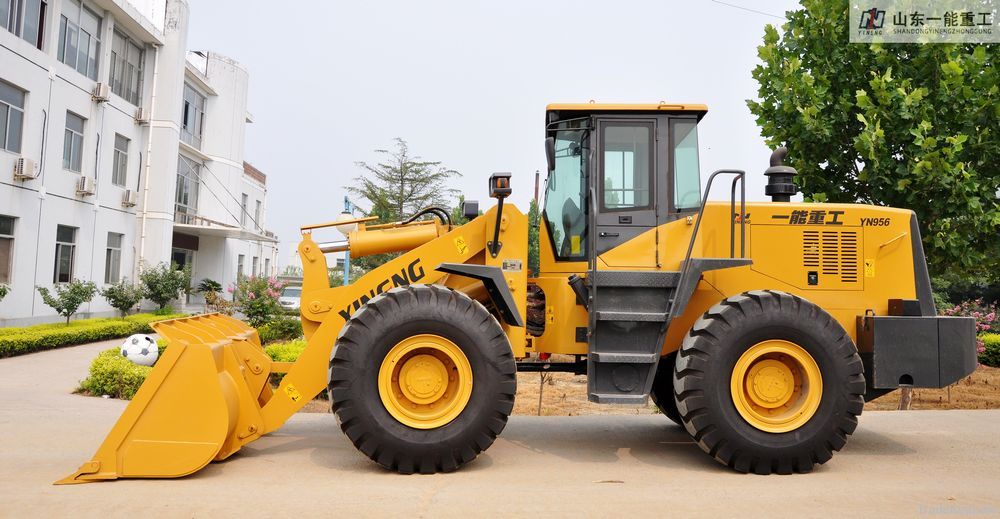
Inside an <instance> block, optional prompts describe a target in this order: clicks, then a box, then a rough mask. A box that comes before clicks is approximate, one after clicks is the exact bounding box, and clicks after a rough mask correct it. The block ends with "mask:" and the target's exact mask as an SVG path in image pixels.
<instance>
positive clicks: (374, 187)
mask: <svg viewBox="0 0 1000 519" xmlns="http://www.w3.org/2000/svg"><path fill="white" fill-rule="evenodd" d="M395 143H396V147H395V149H393V150H388V149H379V150H375V153H377V154H379V155H381V156H382V160H381V161H380V162H377V163H368V162H357V163H356V164H357V166H358V167H359V168H361V170H362V171H363V172H364V174H362V175H360V176H357V177H355V178H354V181H353V182H354V183H353V185H350V186H347V190H348V192H350V193H351V194H352V195H354V196H355V197H357V199H358V200H359V201H361V200H364V201H365V203H366V205H369V206H370V207H371V210H370V211H368V216H377V217H378V221H379V223H389V222H397V221H400V220H403V219H405V218H408V217H410V216H412V215H414V214H416V213H417V211H419V210H421V209H424V208H426V207H429V206H432V205H437V206H441V207H451V203H450V200H451V199H452V198H453V197H455V196H456V195H458V190H456V189H453V188H451V187H448V185H449V181H451V180H452V179H454V178H456V177H460V176H462V175H461V174H460V173H459V172H457V171H455V170H453V169H449V168H446V167H444V166H443V165H442V163H441V162H434V161H425V160H421V158H420V157H417V156H414V155H411V154H410V148H409V145H408V144H407V143H406V141H404V140H403V139H400V138H398V137H397V138H396V139H395ZM396 256H398V254H375V255H372V256H366V257H363V258H351V263H352V264H353V265H355V266H358V267H361V268H362V269H363V270H365V271H368V270H371V269H373V268H375V267H378V266H379V265H382V264H383V263H385V262H386V261H389V260H391V259H393V258H395V257H396Z"/></svg>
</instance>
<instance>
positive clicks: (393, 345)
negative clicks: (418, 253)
mask: <svg viewBox="0 0 1000 519" xmlns="http://www.w3.org/2000/svg"><path fill="white" fill-rule="evenodd" d="M416 337H424V338H427V337H430V338H432V340H435V341H438V342H440V343H441V344H444V345H448V346H446V347H442V348H443V349H445V350H449V349H450V354H451V355H452V358H453V359H455V360H456V362H449V361H448V358H447V357H444V356H442V358H444V359H445V363H444V364H442V365H441V366H437V365H436V363H435V361H434V360H433V359H430V357H428V356H427V355H423V354H421V352H420V350H417V351H415V352H414V353H412V354H411V356H410V357H400V359H404V358H405V359H410V360H412V359H416V358H417V356H418V354H421V355H420V356H422V357H424V360H423V361H420V362H416V365H415V366H416V367H413V366H411V368H412V369H410V371H411V372H418V371H420V370H423V371H422V372H420V373H418V374H417V375H415V376H411V378H409V379H405V376H406V375H405V373H402V372H400V371H399V370H400V368H399V365H401V366H402V369H407V367H406V366H407V364H406V363H407V362H409V360H399V363H398V365H397V367H396V368H395V369H396V371H391V369H392V368H391V367H390V368H389V369H390V372H389V373H390V374H391V378H389V375H386V371H385V370H386V366H392V365H393V364H392V363H389V361H387V360H386V359H387V357H388V358H389V359H390V360H391V359H393V358H395V357H393V355H397V353H395V352H398V351H400V350H399V347H400V346H401V345H402V346H406V345H407V344H410V343H411V342H412V341H413V340H414V338H416ZM433 338H437V339H433ZM456 348H457V349H456ZM458 350H461V351H460V352H459V351H458ZM427 351H432V350H427V348H424V353H426V352H427ZM427 359H430V363H431V364H435V366H431V367H430V368H428V367H427V366H428V362H427ZM384 362H385V364H384ZM455 365H459V366H455ZM442 366H447V368H448V369H454V370H455V371H454V373H455V374H456V376H457V378H458V379H459V380H460V381H461V379H462V376H463V375H461V373H462V371H460V368H461V367H462V366H464V367H465V368H466V370H465V371H466V372H469V373H471V376H472V379H471V380H468V381H466V382H468V383H469V384H467V385H471V390H468V388H467V387H466V386H467V385H463V386H460V387H464V388H465V390H466V394H465V395H464V399H462V398H459V401H458V402H454V403H453V402H452V401H446V399H444V398H442V399H441V400H437V401H434V402H433V403H432V404H427V405H421V404H414V403H413V402H412V401H411V400H408V399H407V397H404V396H403V392H406V395H408V397H409V398H415V399H417V400H418V401H419V400H420V399H421V397H427V398H424V400H427V401H431V400H433V399H434V398H437V396H435V395H436V393H435V391H437V389H435V388H436V387H438V386H440V384H441V383H442V382H443V384H444V385H445V387H447V388H450V389H447V390H445V389H441V392H442V393H443V394H444V396H445V397H447V396H448V393H447V391H452V395H454V391H455V390H454V388H453V386H451V385H450V384H453V382H449V381H448V380H455V379H454V378H452V379H449V378H448V377H447V376H445V377H444V378H442V379H439V382H438V386H434V385H433V384H431V385H428V386H426V387H418V388H417V389H414V388H413V386H410V385H407V386H406V388H404V389H402V391H400V390H399V389H400V388H401V386H399V385H397V386H394V387H395V390H394V391H393V390H386V389H385V387H386V386H385V385H384V384H385V383H387V381H388V380H391V381H392V382H391V383H396V384H404V385H405V383H403V382H400V380H404V379H405V380H410V381H413V382H415V385H417V386H419V385H420V384H422V383H423V380H424V379H425V378H426V377H427V375H428V374H430V375H434V374H436V373H437V371H435V370H443V369H445V368H444V367H442ZM515 372H516V367H515V364H514V357H513V354H512V352H511V347H510V343H509V341H508V340H507V336H506V335H505V334H504V332H503V329H501V327H500V325H499V323H498V322H497V320H496V319H495V318H494V317H493V316H492V315H491V314H490V313H489V312H488V311H487V310H486V308H484V307H483V305H481V304H479V303H478V302H476V301H474V300H472V299H470V298H469V297H468V296H466V295H465V294H462V293H460V292H455V291H453V290H450V289H447V288H444V287H440V286H435V285H410V286H407V287H399V288H394V289H392V290H390V291H388V292H385V293H383V294H381V295H379V296H378V297H376V298H375V299H372V300H371V301H369V302H368V303H367V304H365V305H364V306H362V307H361V308H360V309H359V310H358V311H357V312H355V313H354V315H353V316H352V317H351V318H350V319H349V320H348V322H347V323H346V324H345V325H344V328H343V330H342V331H341V333H340V337H339V338H338V339H337V343H336V346H335V347H334V350H333V355H332V358H331V360H330V385H329V393H330V399H331V401H332V408H333V411H334V412H335V413H336V414H337V419H338V421H339V422H340V427H341V429H342V430H343V431H344V434H346V435H347V437H348V438H350V440H351V442H352V443H353V444H354V446H355V447H357V448H358V450H360V451H361V452H362V453H364V454H365V455H366V456H368V457H369V458H371V459H372V460H373V461H375V462H376V463H378V464H379V465H382V466H383V467H385V468H387V469H390V470H394V471H397V472H400V473H404V474H409V473H413V472H421V473H424V474H431V473H435V472H450V471H453V470H455V469H457V468H458V467H460V466H462V465H464V464H466V463H468V462H470V461H472V460H473V459H475V458H476V456H478V455H479V453H480V452H482V451H484V450H486V448H488V447H489V446H490V445H492V444H493V441H494V440H495V439H496V437H497V435H499V434H500V432H501V431H503V429H504V426H505V425H506V424H507V417H508V416H509V415H510V413H511V411H512V410H513V408H514V394H515V393H516V390H517V379H516V376H515ZM442 373H444V372H442ZM421 376H423V377H424V379H422V378H420V377H421ZM393 393H395V394H396V396H389V397H387V394H393ZM387 398H388V399H387ZM451 398H452V400H454V396H452V397H451ZM400 404H402V405H400ZM443 404H447V405H452V406H453V407H454V406H458V407H454V409H455V413H452V414H457V415H455V416H454V417H452V415H451V414H446V415H442V416H439V417H438V418H437V419H435V420H432V419H424V418H422V417H420V416H416V415H415V417H407V416H405V415H404V414H401V413H407V412H409V411H410V409H409V408H410V407H413V408H414V409H416V408H418V407H420V409H422V410H426V411H427V412H428V413H431V414H433V413H434V412H435V411H434V410H433V409H432V408H434V406H435V405H443ZM439 409H440V408H439ZM404 422H408V424H407V423H404ZM445 422H446V423H445Z"/></svg>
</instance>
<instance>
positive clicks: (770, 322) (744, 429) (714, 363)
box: [674, 291, 865, 474]
mask: <svg viewBox="0 0 1000 519" xmlns="http://www.w3.org/2000/svg"><path fill="white" fill-rule="evenodd" d="M674 393H675V396H676V399H677V406H678V410H679V412H680V414H681V419H682V422H683V424H684V427H685V429H687V431H688V432H689V433H690V434H691V436H692V437H693V438H694V439H695V441H696V442H697V443H698V445H699V446H700V447H701V449H702V450H704V451H705V452H706V453H708V454H709V455H711V456H713V457H714V458H715V459H716V460H717V461H719V462H720V463H722V464H724V465H727V466H729V467H731V468H733V469H735V470H737V471H739V472H755V473H757V474H770V473H772V472H776V473H779V474H790V473H792V472H809V471H810V470H812V468H813V466H814V465H815V464H822V463H825V462H826V461H827V460H829V459H830V458H831V457H832V456H833V453H834V452H836V451H838V450H840V449H841V448H842V447H843V446H844V445H845V444H846V443H847V437H848V436H850V434H851V433H853V432H854V429H855V428H856V427H857V425H858V420H857V417H858V415H860V414H861V411H862V408H863V407H864V398H863V397H864V393H865V380H864V374H863V367H862V363H861V358H860V357H859V356H858V354H857V349H856V348H855V346H854V344H853V343H852V342H851V339H850V338H849V337H848V336H847V333H846V332H845V331H844V329H843V327H841V326H840V324H839V323H838V322H837V321H836V320H834V319H833V318H832V317H831V316H830V315H829V314H828V313H826V312H825V311H823V309H821V308H819V307H817V306H816V305H814V304H812V303H810V302H808V301H806V300H804V299H802V298H800V297H797V296H794V295H791V294H787V293H784V292H778V291H754V292H747V293H744V294H741V295H739V296H735V297H730V298H728V299H726V300H724V301H722V302H721V303H719V304H717V305H715V306H713V307H712V308H711V309H709V310H708V312H706V313H705V315H703V316H702V317H701V318H700V319H699V320H698V321H697V322H696V323H695V325H694V326H693V327H692V328H691V331H690V332H689V333H688V336H687V338H685V340H684V342H683V344H682V346H681V349H680V352H679V354H678V358H677V363H676V368H675V371H674Z"/></svg>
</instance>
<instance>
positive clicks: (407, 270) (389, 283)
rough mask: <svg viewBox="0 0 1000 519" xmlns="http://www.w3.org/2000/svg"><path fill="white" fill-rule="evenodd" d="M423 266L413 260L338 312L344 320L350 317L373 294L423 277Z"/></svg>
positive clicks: (369, 299) (370, 298) (372, 297)
mask: <svg viewBox="0 0 1000 519" xmlns="http://www.w3.org/2000/svg"><path fill="white" fill-rule="evenodd" d="M424 275H425V274H424V267H422V266H420V259H419V258H418V259H415V260H413V262H412V263H410V264H409V265H407V266H405V267H403V268H401V269H399V273H398V274H393V275H391V276H389V277H388V278H386V279H383V280H382V281H381V282H380V283H379V284H378V285H375V288H373V289H371V290H369V291H368V293H367V294H364V295H362V296H361V297H359V298H357V299H355V300H354V301H353V302H351V303H350V304H348V305H347V306H346V307H344V309H343V310H340V311H339V312H338V313H339V314H340V316H341V317H343V318H344V320H345V321H346V320H348V319H350V318H351V314H353V313H354V312H356V311H357V310H358V308H361V306H362V305H364V304H365V303H367V302H368V301H371V300H372V299H375V296H377V295H379V294H381V293H382V292H385V291H386V290H389V289H390V288H396V287H402V286H406V285H409V284H411V283H416V282H417V281H420V280H421V279H423V278H424Z"/></svg>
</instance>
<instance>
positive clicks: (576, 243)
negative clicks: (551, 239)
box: [569, 234, 580, 255]
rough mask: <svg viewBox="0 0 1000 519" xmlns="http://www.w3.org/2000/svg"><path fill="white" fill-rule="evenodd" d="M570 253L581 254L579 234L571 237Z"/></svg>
mask: <svg viewBox="0 0 1000 519" xmlns="http://www.w3.org/2000/svg"><path fill="white" fill-rule="evenodd" d="M569 253H570V254H573V255H576V254H580V236H579V235H577V234H574V235H573V236H570V237H569Z"/></svg>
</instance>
